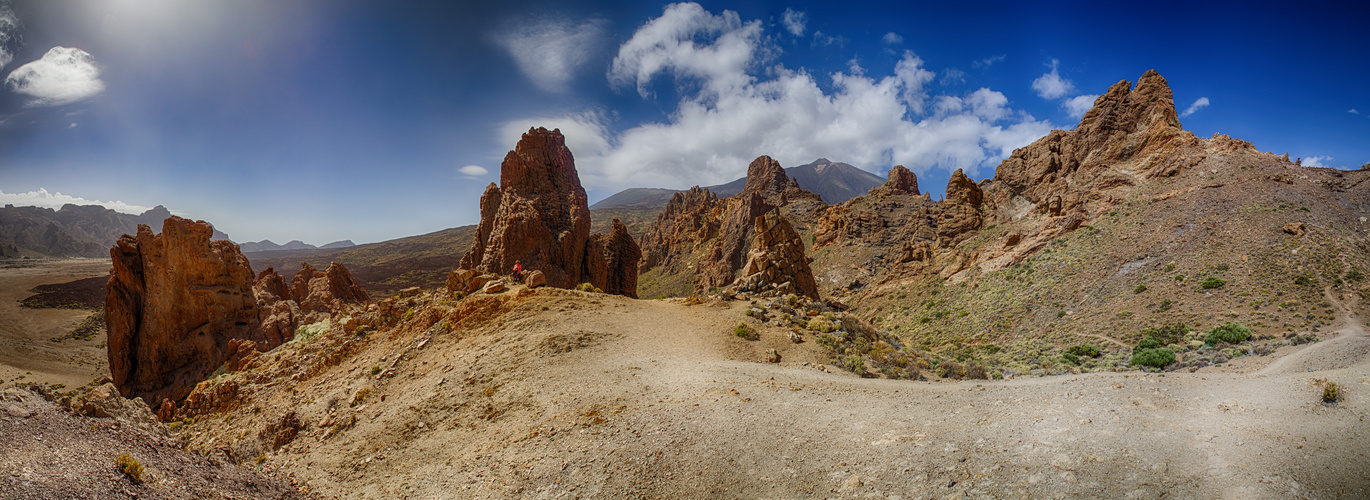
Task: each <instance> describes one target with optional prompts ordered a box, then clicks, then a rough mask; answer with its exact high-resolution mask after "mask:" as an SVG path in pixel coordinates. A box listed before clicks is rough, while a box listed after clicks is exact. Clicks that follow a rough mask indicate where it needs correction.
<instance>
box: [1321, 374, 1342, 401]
mask: <svg viewBox="0 0 1370 500" xmlns="http://www.w3.org/2000/svg"><path fill="white" fill-rule="evenodd" d="M1317 384H1318V385H1319V386H1322V402H1324V403H1335V402H1337V401H1341V388H1340V387H1337V383H1336V382H1333V381H1331V380H1327V379H1318V380H1317Z"/></svg>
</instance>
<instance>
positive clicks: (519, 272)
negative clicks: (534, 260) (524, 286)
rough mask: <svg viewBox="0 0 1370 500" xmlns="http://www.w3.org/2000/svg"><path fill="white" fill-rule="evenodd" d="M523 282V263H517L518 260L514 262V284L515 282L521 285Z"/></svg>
mask: <svg viewBox="0 0 1370 500" xmlns="http://www.w3.org/2000/svg"><path fill="white" fill-rule="evenodd" d="M522 281H523V262H521V261H517V260H516V261H514V282H515V283H520V282H522Z"/></svg>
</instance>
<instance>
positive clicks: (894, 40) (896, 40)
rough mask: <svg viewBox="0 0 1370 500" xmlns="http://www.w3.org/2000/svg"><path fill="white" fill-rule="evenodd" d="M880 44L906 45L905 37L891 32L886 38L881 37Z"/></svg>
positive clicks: (886, 34)
mask: <svg viewBox="0 0 1370 500" xmlns="http://www.w3.org/2000/svg"><path fill="white" fill-rule="evenodd" d="M880 42H881V43H884V44H885V45H898V44H901V43H904V37H902V36H899V34H898V33H895V32H893V31H891V32H889V33H885V36H882V37H880Z"/></svg>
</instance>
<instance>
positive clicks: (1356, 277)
mask: <svg viewBox="0 0 1370 500" xmlns="http://www.w3.org/2000/svg"><path fill="white" fill-rule="evenodd" d="M1363 279H1365V275H1364V274H1362V273H1361V272H1360V269H1352V270H1350V271H1347V272H1346V281H1360V280H1363Z"/></svg>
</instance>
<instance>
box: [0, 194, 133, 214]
mask: <svg viewBox="0 0 1370 500" xmlns="http://www.w3.org/2000/svg"><path fill="white" fill-rule="evenodd" d="M0 204H7V205H15V206H20V207H44V208H53V209H60V208H62V205H66V204H72V205H99V206H102V207H105V208H108V209H110V210H113V211H115V212H123V213H126V214H134V215H137V214H141V213H143V212H146V211H148V210H151V209H152V207H145V206H142V205H130V204H127V203H124V202H122V201H118V200H115V201H100V200H87V199H85V198H81V197H77V196H68V195H65V194H62V193H60V192H58V193H50V192H48V190H46V189H43V188H38V190H37V191H29V192H27V193H6V192H4V191H0Z"/></svg>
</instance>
